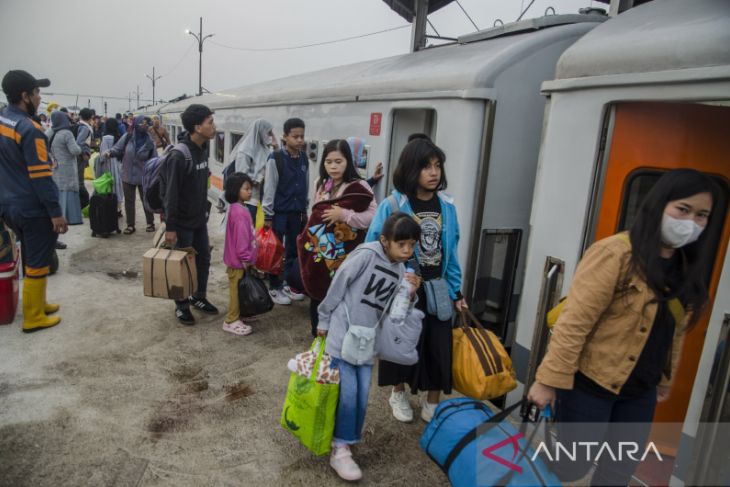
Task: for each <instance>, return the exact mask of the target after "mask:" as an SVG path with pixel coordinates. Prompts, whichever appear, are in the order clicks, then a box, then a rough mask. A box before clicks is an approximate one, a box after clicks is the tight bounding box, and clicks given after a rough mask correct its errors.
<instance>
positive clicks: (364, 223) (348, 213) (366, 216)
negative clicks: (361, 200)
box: [314, 180, 378, 230]
mask: <svg viewBox="0 0 730 487" xmlns="http://www.w3.org/2000/svg"><path fill="white" fill-rule="evenodd" d="M350 184H359V185H361V186H362V187H364V188H365V189H367V190H368V191H369V192H371V193H372V192H373V190H372V189H371V188H370V185H369V184H368V183H367V182H365V181H363V180H359V181H353V182H351V183H349V184H343V185H342V186H340V188H339V189H338V190H337V194H334V195H330V194H329V192H326V191H324V190H323V189H320V190H318V191H317V192H316V193H315V195H314V204H317V203H319V202H320V201H323V200H328V199H331V198H337V197H338V196H342V193H343V192H344V191H345V188H347V187H348V186H349V185H350ZM377 209H378V203H377V202H376V201H375V198H373V200H372V201H371V202H370V206H369V207H368V209H367V210H365V211H363V212H360V213H357V212H355V211H353V210H348V209H346V208H343V211H344V212H345V223H347V224H348V225H350V226H351V227H354V228H357V229H358V230H366V229H367V228H369V227H370V223H371V222H372V221H373V217H374V216H375V210H377Z"/></svg>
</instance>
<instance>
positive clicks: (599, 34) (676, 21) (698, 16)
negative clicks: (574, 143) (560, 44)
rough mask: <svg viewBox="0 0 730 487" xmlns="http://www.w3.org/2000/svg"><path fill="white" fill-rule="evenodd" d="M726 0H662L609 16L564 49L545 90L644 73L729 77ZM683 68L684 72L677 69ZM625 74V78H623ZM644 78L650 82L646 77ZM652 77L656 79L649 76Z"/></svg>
mask: <svg viewBox="0 0 730 487" xmlns="http://www.w3.org/2000/svg"><path fill="white" fill-rule="evenodd" d="M728 46H730V2H729V1H726V0H693V1H687V0H661V1H653V2H648V3H646V4H643V5H641V6H639V7H636V8H632V9H630V10H627V11H626V12H624V13H622V14H620V15H618V16H617V17H614V18H611V19H610V20H608V21H606V22H604V23H603V24H602V25H599V26H598V27H596V28H595V29H593V30H592V31H590V32H589V33H587V34H586V35H585V36H583V38H581V39H580V40H579V41H578V42H576V43H575V44H573V45H572V46H571V47H569V48H568V49H566V51H565V52H564V53H563V55H562V56H561V57H560V60H559V61H558V65H557V68H556V76H555V81H548V82H546V83H545V84H544V85H543V89H544V90H545V91H553V90H555V89H560V88H570V87H572V88H578V87H581V86H590V85H593V86H595V85H597V84H598V83H599V82H598V81H597V80H595V79H594V80H588V78H604V80H603V81H604V82H605V83H613V82H615V83H621V82H622V81H621V80H624V81H623V82H625V80H630V79H633V82H638V81H640V80H639V79H638V78H637V77H636V76H633V77H632V76H631V75H640V74H647V73H664V74H663V78H665V79H667V80H671V79H672V78H673V79H677V78H679V77H687V76H695V77H697V76H698V75H699V72H698V70H700V69H701V70H703V72H702V74H701V76H702V78H703V79H707V78H708V77H723V78H728V77H730V48H729V47H728ZM680 71H683V73H679V72H680ZM627 75H628V76H627ZM645 78H646V79H647V80H648V79H649V78H650V77H646V76H645ZM652 79H655V80H657V79H659V78H657V77H653V78H652Z"/></svg>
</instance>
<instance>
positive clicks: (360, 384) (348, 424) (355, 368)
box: [332, 357, 373, 445]
mask: <svg viewBox="0 0 730 487" xmlns="http://www.w3.org/2000/svg"><path fill="white" fill-rule="evenodd" d="M332 367H337V368H338V369H340V397H339V399H338V401H337V414H336V416H335V432H334V434H333V436H332V439H333V440H334V441H335V442H336V443H344V444H348V445H352V444H353V443H359V442H360V439H361V435H362V426H363V424H364V423H365V413H366V412H367V409H368V394H369V393H370V377H371V376H372V373H373V366H372V365H352V364H350V363H348V362H345V361H344V360H342V359H338V358H335V357H332Z"/></svg>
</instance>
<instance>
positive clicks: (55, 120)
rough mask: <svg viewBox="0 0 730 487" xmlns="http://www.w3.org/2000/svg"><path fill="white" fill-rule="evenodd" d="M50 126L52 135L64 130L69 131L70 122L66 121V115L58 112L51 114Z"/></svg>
mask: <svg viewBox="0 0 730 487" xmlns="http://www.w3.org/2000/svg"><path fill="white" fill-rule="evenodd" d="M51 124H52V125H51V126H52V127H53V133H54V134H55V133H57V132H59V131H61V130H64V129H66V130H71V120H69V119H68V115H66V114H65V113H63V112H60V111H58V110H56V111H55V112H53V113H51Z"/></svg>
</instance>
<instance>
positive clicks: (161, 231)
mask: <svg viewBox="0 0 730 487" xmlns="http://www.w3.org/2000/svg"><path fill="white" fill-rule="evenodd" d="M165 230H166V226H165V222H162V223H160V228H158V229H157V231H156V232H155V236H154V237H152V247H154V248H156V249H159V248H160V247H162V244H164V243H165Z"/></svg>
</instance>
